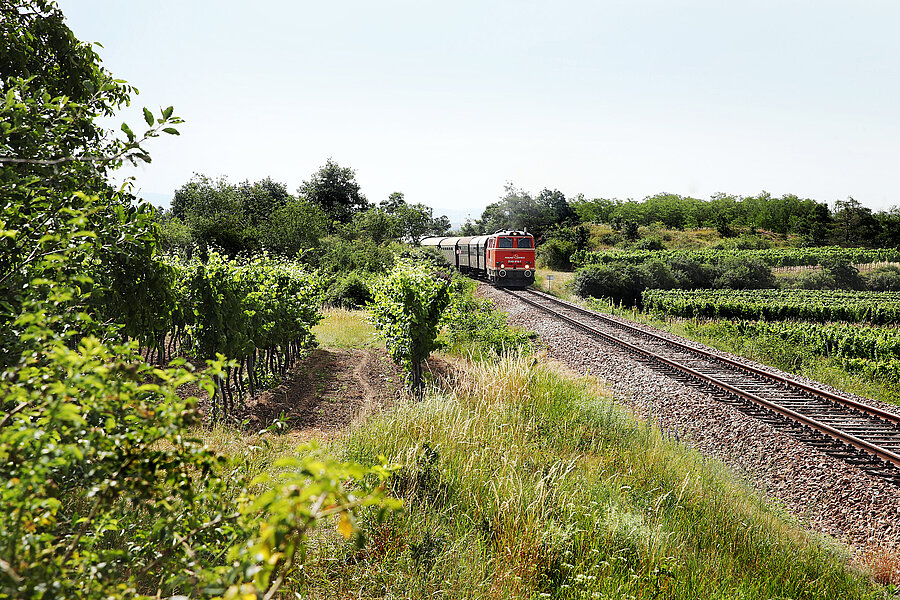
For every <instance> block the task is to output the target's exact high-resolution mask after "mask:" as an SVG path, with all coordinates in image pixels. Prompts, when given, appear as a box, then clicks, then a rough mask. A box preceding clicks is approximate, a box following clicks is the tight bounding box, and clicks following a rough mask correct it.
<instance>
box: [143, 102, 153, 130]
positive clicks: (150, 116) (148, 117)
mask: <svg viewBox="0 0 900 600" xmlns="http://www.w3.org/2000/svg"><path fill="white" fill-rule="evenodd" d="M144 120H145V121H147V125H149V126H150V127H153V113H152V112H150V110H149V109H148V108H147V107H146V106H145V107H144Z"/></svg>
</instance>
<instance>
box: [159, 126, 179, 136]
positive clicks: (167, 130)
mask: <svg viewBox="0 0 900 600" xmlns="http://www.w3.org/2000/svg"><path fill="white" fill-rule="evenodd" d="M163 132H164V133H168V134H170V135H181V134H180V133H178V130H177V129H175V128H174V127H166V128H165V129H163Z"/></svg>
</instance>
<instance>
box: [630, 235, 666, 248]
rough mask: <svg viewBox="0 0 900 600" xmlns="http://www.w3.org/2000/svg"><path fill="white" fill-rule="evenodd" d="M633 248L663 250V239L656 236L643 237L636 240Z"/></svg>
mask: <svg viewBox="0 0 900 600" xmlns="http://www.w3.org/2000/svg"><path fill="white" fill-rule="evenodd" d="M632 248H633V249H634V250H665V249H666V245H665V244H664V243H663V241H662V240H661V239H660V238H659V237H657V236H650V237H645V238H644V239H642V240H638V241H637V242H635V243H634V245H633V246H632Z"/></svg>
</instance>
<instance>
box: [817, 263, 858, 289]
mask: <svg viewBox="0 0 900 600" xmlns="http://www.w3.org/2000/svg"><path fill="white" fill-rule="evenodd" d="M822 270H823V271H825V272H826V273H827V274H828V275H829V276H830V277H831V278H832V279H833V280H834V286H835V289H839V290H862V289H865V287H866V282H865V280H864V279H863V278H862V276H860V274H859V269H857V268H856V267H854V266H853V265H851V264H850V261H849V260H847V259H846V258H825V259H823V260H822Z"/></svg>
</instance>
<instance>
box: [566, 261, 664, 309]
mask: <svg viewBox="0 0 900 600" xmlns="http://www.w3.org/2000/svg"><path fill="white" fill-rule="evenodd" d="M647 279H648V276H647V273H646V272H645V271H644V270H643V269H641V268H640V267H636V266H634V265H626V266H624V267H623V266H622V265H590V266H587V267H584V268H583V269H581V270H580V271H578V273H577V274H576V275H575V279H574V281H573V284H572V289H573V290H574V291H575V293H576V294H578V295H579V296H581V297H582V298H588V297H592V298H606V299H609V300H612V301H613V302H616V303H620V304H626V305H628V306H634V305H637V304H639V303H640V299H641V292H643V291H644V289H645V288H646V287H647V285H646V280H647Z"/></svg>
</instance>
